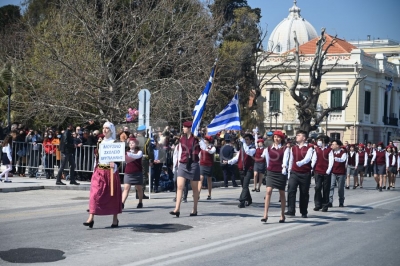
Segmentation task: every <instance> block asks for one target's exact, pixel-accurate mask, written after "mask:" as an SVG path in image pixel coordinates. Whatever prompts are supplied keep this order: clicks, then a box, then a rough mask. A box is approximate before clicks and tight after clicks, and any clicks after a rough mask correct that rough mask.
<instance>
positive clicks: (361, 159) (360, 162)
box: [358, 151, 365, 166]
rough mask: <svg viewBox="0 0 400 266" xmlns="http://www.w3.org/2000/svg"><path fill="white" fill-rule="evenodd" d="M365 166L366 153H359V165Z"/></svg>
mask: <svg viewBox="0 0 400 266" xmlns="http://www.w3.org/2000/svg"><path fill="white" fill-rule="evenodd" d="M364 164H365V151H359V152H358V165H361V166H363V165H364Z"/></svg>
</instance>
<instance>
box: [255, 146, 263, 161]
mask: <svg viewBox="0 0 400 266" xmlns="http://www.w3.org/2000/svg"><path fill="white" fill-rule="evenodd" d="M263 152H264V148H257V149H256V153H255V154H254V161H255V162H256V163H264V162H265V158H262V157H261V155H262V154H263Z"/></svg>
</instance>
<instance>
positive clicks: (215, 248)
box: [125, 196, 400, 266]
mask: <svg viewBox="0 0 400 266" xmlns="http://www.w3.org/2000/svg"><path fill="white" fill-rule="evenodd" d="M396 201H400V196H399V197H394V198H390V199H385V200H380V201H377V202H373V203H370V204H365V205H361V207H357V208H352V209H349V210H347V212H354V211H356V210H360V209H361V210H362V209H363V208H362V207H378V206H381V205H384V204H387V203H392V202H396ZM339 215H340V214H339ZM327 216H328V217H332V218H334V217H336V216H338V214H337V213H332V214H329V215H327ZM307 221H309V222H307V223H305V224H303V223H299V224H298V225H295V226H293V223H290V224H285V225H282V226H279V229H277V227H274V228H269V229H265V230H260V231H257V232H253V233H249V234H245V235H240V236H236V237H232V238H229V239H225V240H220V241H215V242H212V243H209V244H205V245H201V246H198V247H193V248H189V249H184V250H180V251H177V252H173V253H168V254H166V255H161V256H158V257H152V258H149V259H145V260H141V261H136V262H133V263H128V264H125V265H126V266H139V265H150V264H151V265H153V266H156V265H170V264H174V263H177V262H181V261H186V260H189V259H192V258H196V257H199V256H205V255H208V254H212V253H216V252H219V251H222V250H226V249H230V248H233V247H236V246H239V245H244V244H247V243H251V242H254V241H257V240H263V239H266V238H270V237H272V236H275V235H278V234H281V233H286V232H290V231H293V230H297V229H300V228H303V227H306V226H310V224H313V223H310V222H325V221H326V219H321V218H316V219H315V218H311V219H307Z"/></svg>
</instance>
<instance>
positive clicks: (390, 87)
mask: <svg viewBox="0 0 400 266" xmlns="http://www.w3.org/2000/svg"><path fill="white" fill-rule="evenodd" d="M392 81H393V79H392V78H390V83H389V85H387V86H386V93H389V92H390V91H391V90H392V86H393V82H392Z"/></svg>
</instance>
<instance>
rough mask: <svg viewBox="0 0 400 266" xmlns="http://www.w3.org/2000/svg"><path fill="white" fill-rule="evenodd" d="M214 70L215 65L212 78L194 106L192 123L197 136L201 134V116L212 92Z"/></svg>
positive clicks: (193, 131)
mask: <svg viewBox="0 0 400 266" xmlns="http://www.w3.org/2000/svg"><path fill="white" fill-rule="evenodd" d="M214 70H215V66H214V67H213V68H212V70H211V74H210V78H209V79H208V82H207V84H206V87H205V88H204V90H203V92H202V93H201V95H200V97H199V99H198V100H197V102H196V106H195V107H194V110H193V113H192V116H193V124H192V133H193V135H195V136H198V135H199V127H200V123H201V118H202V117H203V113H204V109H205V107H206V103H207V99H208V94H209V93H210V89H211V86H212V82H213V78H214Z"/></svg>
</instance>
